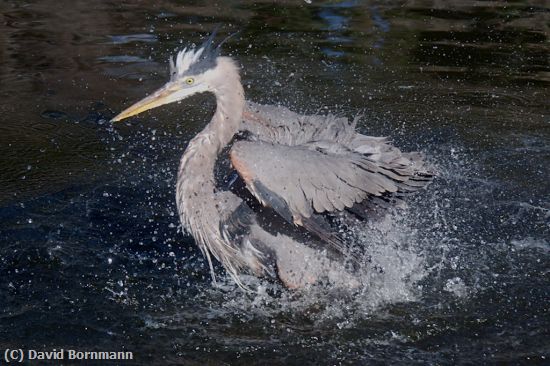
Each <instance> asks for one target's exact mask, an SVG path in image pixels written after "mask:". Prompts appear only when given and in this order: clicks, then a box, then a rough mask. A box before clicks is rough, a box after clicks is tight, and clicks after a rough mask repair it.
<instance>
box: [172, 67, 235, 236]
mask: <svg viewBox="0 0 550 366" xmlns="http://www.w3.org/2000/svg"><path fill="white" fill-rule="evenodd" d="M220 59H221V60H220ZM220 59H218V62H221V65H218V66H219V67H217V68H216V69H217V71H216V72H217V73H219V74H218V75H214V76H215V78H213V79H214V80H216V84H214V85H212V86H211V90H213V92H214V94H215V96H216V103H217V106H216V112H215V113H214V116H213V117H212V120H211V121H210V123H209V124H208V125H206V127H205V128H204V129H203V130H202V131H201V132H200V133H198V134H197V136H195V137H194V138H193V139H192V140H191V141H190V142H189V145H188V146H187V149H186V150H185V152H184V153H183V156H182V157H181V161H180V166H179V171H178V177H177V187H176V200H177V205H178V211H179V213H180V217H181V219H182V222H183V223H184V226H188V225H186V222H187V220H189V216H190V215H192V214H193V213H192V212H190V209H191V208H192V207H193V206H194V205H195V203H196V200H198V199H202V200H208V199H209V198H210V197H208V196H209V195H211V194H213V193H215V190H216V188H215V184H214V166H215V164H216V159H217V157H218V154H219V153H220V151H221V150H222V149H223V148H224V147H225V146H226V145H227V144H228V143H229V142H230V141H231V140H232V139H233V136H234V135H235V133H236V132H237V131H238V129H239V126H240V124H241V120H242V113H243V109H244V103H245V101H244V90H243V87H242V85H241V81H240V77H239V73H238V70H237V68H236V66H235V65H234V63H233V62H232V61H231V60H230V59H226V58H220ZM188 228H189V227H188Z"/></svg>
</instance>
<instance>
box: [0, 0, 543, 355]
mask: <svg viewBox="0 0 550 366" xmlns="http://www.w3.org/2000/svg"><path fill="white" fill-rule="evenodd" d="M549 22H550V7H549V6H548V3H547V2H545V1H535V0H532V1H521V2H506V3H505V2H490V1H476V2H474V1H472V2H467V1H449V2H440V1H427V0H426V1H407V2H405V1H393V2H386V1H384V2H382V1H326V2H322V1H315V0H313V1H307V2H306V1H285V2H269V1H257V2H253V1H245V2H239V1H228V2H219V4H217V5H211V4H209V2H206V1H160V2H157V1H140V2H138V3H122V4H119V3H116V2H92V3H91V2H87V1H74V2H70V4H69V3H64V2H59V1H57V2H56V1H48V0H45V1H40V2H26V1H4V2H1V3H0V98H1V99H0V116H1V123H0V142H1V145H0V146H1V154H0V167H1V170H0V171H1V173H0V219H1V220H0V239H1V242H0V243H1V244H0V273H1V275H2V281H0V299H1V302H0V350H2V349H4V348H35V349H44V350H50V349H52V348H60V347H64V348H76V349H80V350H117V351H118V350H122V349H125V350H131V351H133V352H134V357H135V361H134V363H135V364H141V365H150V364H163V365H165V364H185V365H194V364H201V365H202V364H212V365H218V364H231V365H234V364H235V365H250V364H258V365H260V364H261V365H265V364H275V365H276V364H378V363H380V364H383V363H401V364H414V363H418V364H452V363H466V364H479V363H499V362H504V363H530V362H538V363H545V362H548V361H547V360H548V358H549V357H550V341H549V339H550V334H549V333H550V332H549V330H548V329H550V321H549V314H548V312H549V307H548V304H549V292H550V291H549V290H550V286H549V285H550V283H549V282H550V281H549V265H550V252H549V249H550V173H549V168H548V167H549V166H550V148H549V146H550V108H549V102H548V101H549V100H550V98H549V97H550V93H549V89H548V87H549V84H550V61H549V55H550V53H549V40H548V34H549V31H550V29H549V24H550V23H549ZM215 24H221V25H222V33H224V34H229V33H231V32H234V31H237V30H240V31H241V32H240V33H239V35H238V36H236V37H234V38H232V39H231V40H230V41H229V42H228V43H227V45H226V46H225V53H226V54H231V55H232V56H233V57H235V58H236V59H237V60H238V61H239V62H240V64H241V65H242V68H243V72H242V73H243V75H242V76H243V83H244V84H245V90H246V93H247V98H248V99H251V100H255V101H259V102H268V103H281V104H284V105H287V106H289V107H291V108H292V109H295V110H297V111H303V112H315V111H319V110H329V111H332V112H334V113H338V114H342V115H346V116H353V115H355V114H357V113H358V112H361V111H362V112H363V113H364V114H365V118H364V120H363V121H362V122H361V124H360V126H359V128H360V130H361V131H362V132H364V133H367V134H371V135H387V136H390V137H391V138H392V140H393V141H394V142H395V144H396V145H398V146H399V147H401V148H403V149H405V150H421V151H423V152H424V153H425V154H426V155H427V157H428V159H429V161H430V162H431V164H433V165H434V166H435V167H436V168H437V170H438V172H439V176H438V178H437V179H436V181H435V182H434V184H432V185H431V186H430V188H429V190H428V191H427V192H425V193H422V194H421V195H418V196H416V197H415V198H414V199H413V200H411V201H410V202H409V205H408V207H407V208H406V209H405V210H404V211H402V212H399V213H398V214H394V215H389V216H387V217H385V218H384V219H383V220H382V221H381V222H380V223H379V224H378V225H377V226H365V227H363V228H357V229H356V232H355V235H356V236H357V240H358V241H359V243H361V245H363V246H364V247H365V251H366V254H367V256H368V257H369V258H370V262H368V263H367V264H366V265H365V268H366V269H367V270H368V271H367V273H366V274H365V276H364V278H362V280H363V282H364V286H363V288H362V289H361V291H359V292H358V293H355V294H346V293H341V292H339V291H337V290H326V289H312V290H309V291H306V292H302V293H300V292H298V293H296V292H289V291H286V290H284V289H283V288H281V287H279V286H277V285H274V284H269V283H265V282H261V281H258V280H256V279H253V278H248V279H246V280H247V281H248V282H249V283H250V284H251V285H252V286H254V287H255V288H256V289H257V293H256V294H244V293H243V292H241V291H239V290H238V289H237V288H236V287H235V286H234V285H233V284H232V283H231V281H229V280H227V279H226V280H224V281H222V283H221V284H220V286H218V287H216V286H214V285H213V284H212V283H211V280H210V277H209V273H208V268H207V265H205V262H204V260H203V259H202V257H201V256H200V253H199V252H198V250H197V249H196V248H195V245H194V243H193V240H192V239H191V238H189V237H185V236H183V235H182V234H181V232H179V231H178V225H179V223H178V218H177V215H176V214H175V211H176V210H175V203H174V197H173V196H174V193H173V191H174V184H175V172H176V169H177V163H178V159H179V156H180V154H181V152H182V151H183V150H184V149H185V146H186V144H187V142H188V140H189V139H190V138H191V137H192V136H194V134H195V133H197V132H198V131H199V130H200V129H201V128H202V126H203V125H204V122H205V121H206V120H207V119H208V118H209V116H210V113H211V110H212V108H213V106H214V101H213V99H212V98H211V97H209V96H198V97H194V98H192V99H190V100H189V101H188V102H185V103H182V104H179V105H173V106H167V107H166V108H161V109H158V110H155V111H152V112H148V113H146V114H144V115H143V116H141V117H139V118H135V119H132V120H130V121H129V122H126V123H123V124H120V125H117V126H111V124H110V123H108V122H107V121H108V120H109V118H110V117H112V116H113V115H114V114H115V113H116V112H118V111H120V110H121V109H122V108H123V107H124V106H127V105H128V104H129V103H130V102H133V101H136V100H138V99H140V98H141V97H143V96H145V95H146V94H147V93H148V92H150V91H152V90H154V89H155V88H156V87H158V86H160V85H161V84H163V83H164V82H165V80H166V79H167V62H166V60H167V58H168V56H169V55H170V54H172V53H174V51H175V50H177V49H179V48H181V47H182V46H183V45H184V44H186V43H187V42H199V41H200V39H201V36H203V35H204V34H206V33H207V32H209V31H211V30H212V29H213V28H214V26H215ZM218 271H219V273H220V275H221V276H222V277H223V271H221V269H220V268H218Z"/></svg>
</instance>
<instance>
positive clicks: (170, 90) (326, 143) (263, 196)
mask: <svg viewBox="0 0 550 366" xmlns="http://www.w3.org/2000/svg"><path fill="white" fill-rule="evenodd" d="M214 35H215V32H214V33H213V34H211V35H210V37H209V38H208V39H207V40H206V41H205V42H204V43H203V44H202V45H201V46H200V47H198V48H196V47H191V48H189V49H187V48H186V49H184V50H183V51H181V52H179V53H178V54H177V56H176V57H175V58H174V60H173V59H172V58H170V73H171V78H170V81H169V82H168V83H166V85H164V86H163V87H162V88H160V89H159V90H157V91H155V92H154V93H152V94H151V95H150V96H148V97H146V98H144V99H142V100H141V101H139V102H137V103H135V104H134V105H132V106H130V107H129V108H127V109H126V110H124V111H123V112H121V113H120V114H118V115H117V116H116V117H114V118H113V119H112V121H119V120H122V119H124V118H128V117H130V116H134V115H136V114H139V113H141V112H143V111H146V110H149V109H151V108H155V107H158V106H161V105H164V104H168V103H172V102H176V101H180V100H182V99H185V98H187V97H189V96H191V95H193V94H196V93H202V92H211V93H213V94H214V95H215V97H216V102H217V107H216V111H215V113H214V115H213V117H212V120H211V121H210V123H209V124H207V125H206V127H205V128H204V129H203V130H202V131H201V132H200V133H198V134H197V135H196V136H195V137H194V138H193V139H192V140H191V141H190V142H189V145H188V146H187V149H186V150H185V152H184V154H183V156H182V157H181V162H180V165H179V171H178V176H177V186H176V202H177V207H178V213H179V217H180V219H181V223H182V225H183V227H184V228H185V229H186V230H187V231H188V232H190V233H191V234H192V235H193V237H194V238H195V240H196V242H197V244H198V246H199V247H200V249H201V251H202V253H203V254H204V255H205V256H206V258H207V260H208V263H209V266H210V271H211V273H212V276H213V278H214V279H215V277H214V269H213V264H212V258H211V256H214V257H215V258H216V259H218V260H219V261H220V262H221V264H222V265H223V266H224V268H225V269H226V270H227V272H228V273H229V274H230V275H231V277H232V278H233V279H234V280H235V281H236V282H237V284H239V285H241V286H242V283H241V280H240V279H239V274H241V273H242V272H243V271H244V270H251V271H252V273H254V274H255V275H257V276H262V275H266V274H269V275H271V276H275V273H276V275H277V276H278V277H279V279H281V280H282V281H283V283H284V284H285V285H286V286H287V287H301V286H304V285H307V284H310V283H313V282H316V281H319V280H320V278H322V277H326V276H330V274H331V273H339V271H340V268H339V267H338V266H339V264H338V263H337V262H335V261H334V260H333V259H329V258H327V257H325V256H319V255H317V254H318V251H317V250H314V249H312V248H310V247H308V246H305V245H304V244H303V243H302V242H300V241H299V240H298V239H296V238H295V237H293V236H291V235H286V234H281V233H272V232H269V231H268V230H266V229H265V228H264V227H263V226H262V225H260V223H259V222H258V219H257V217H256V212H255V211H254V210H253V209H251V207H250V206H249V205H248V204H247V203H246V202H245V201H243V199H241V198H240V197H239V196H238V195H236V194H235V193H233V192H232V191H230V190H227V189H223V188H220V187H218V186H217V185H216V180H215V176H214V169H215V164H216V161H217V158H218V155H219V154H220V152H221V151H222V149H224V147H226V146H227V145H228V144H230V143H233V145H232V147H231V150H230V153H229V156H230V161H231V164H232V166H233V168H234V169H235V170H236V171H237V172H238V175H239V176H240V178H241V179H242V181H244V183H245V184H246V188H247V189H248V190H249V191H250V193H251V194H252V195H253V196H254V197H255V198H256V199H257V201H258V202H259V203H260V204H261V205H263V206H265V207H270V208H271V209H272V211H274V212H275V213H276V214H278V215H279V216H280V217H282V218H283V219H284V220H286V221H288V222H289V223H291V224H292V225H294V226H299V227H302V230H304V231H307V232H310V233H311V234H312V237H314V238H316V240H320V241H321V242H323V243H325V244H327V245H328V246H329V247H333V248H336V249H337V250H338V251H342V246H343V243H342V239H341V238H340V237H339V236H338V235H337V234H336V233H335V232H334V231H333V230H332V229H331V227H332V226H330V225H328V223H327V221H326V220H327V218H326V216H327V215H330V214H335V213H337V212H340V213H341V214H342V215H347V214H349V215H351V214H353V215H355V216H358V217H362V218H365V217H366V216H368V213H366V212H365V210H366V209H367V207H368V206H369V205H371V204H376V203H377V202H378V203H381V202H384V201H388V200H391V197H392V196H399V195H400V194H402V193H406V192H411V191H415V190H418V189H419V188H422V187H424V186H426V185H427V184H428V183H429V182H430V180H431V174H430V172H429V171H428V170H427V169H426V168H424V164H423V162H422V158H421V157H420V155H419V154H417V153H408V154H406V153H401V152H400V151H399V150H398V149H397V148H395V147H393V146H391V145H390V144H389V143H388V142H387V141H386V140H385V139H384V138H380V137H370V136H365V135H362V134H359V133H357V132H356V131H355V122H356V121H353V122H352V123H350V122H349V121H348V120H347V119H346V118H338V117H335V116H333V115H326V116H321V115H300V114H297V113H294V112H292V111H290V110H289V109H287V108H284V107H278V106H271V105H260V104H256V103H252V102H247V101H245V97H244V90H243V87H242V84H241V81H240V76H239V68H238V67H237V65H236V64H235V61H233V59H231V58H229V57H224V56H220V54H219V53H220V47H219V46H220V45H218V46H214V43H213V42H214ZM222 43H223V42H222ZM239 131H245V132H246V134H244V136H240V137H238V138H235V136H236V134H237V133H238V132H239ZM235 140H236V141H235ZM340 272H341V271H340ZM344 272H345V271H344ZM341 278H342V277H341ZM343 279H344V281H353V278H352V277H348V275H347V272H346V274H345V275H344V277H343Z"/></svg>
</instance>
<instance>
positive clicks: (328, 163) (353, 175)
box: [231, 102, 432, 225]
mask: <svg viewBox="0 0 550 366" xmlns="http://www.w3.org/2000/svg"><path fill="white" fill-rule="evenodd" d="M242 129H243V130H246V131H247V132H248V133H250V134H251V137H252V140H253V141H239V142H237V143H236V144H235V145H234V146H233V148H232V150H231V162H232V164H233V166H234V167H235V169H236V170H237V171H238V172H239V174H240V176H241V177H242V178H243V180H244V181H245V182H246V184H247V188H248V189H249V190H250V191H251V193H252V194H253V195H254V196H255V197H256V198H257V199H258V200H259V201H260V202H261V203H262V204H263V205H265V206H270V207H272V208H273V209H275V210H276V211H277V212H278V213H279V214H280V215H282V216H283V217H285V218H286V219H287V220H288V221H290V222H294V223H295V224H299V225H303V224H304V219H308V218H310V217H312V215H314V214H315V213H323V212H332V211H341V210H344V209H346V208H352V207H354V206H355V205H356V204H358V203H361V202H363V201H364V200H365V199H367V198H372V197H381V196H387V195H389V194H393V193H400V192H411V191H415V190H417V189H419V188H421V187H424V186H425V185H426V184H428V183H429V182H430V180H431V177H432V174H431V173H430V172H429V171H428V170H426V169H425V168H424V163H423V161H422V157H421V155H420V154H417V153H408V154H405V153H401V151H400V150H399V149H397V148H395V147H393V146H391V145H390V144H388V143H387V141H386V140H385V139H384V138H377V137H370V136H364V135H361V134H359V133H357V132H355V121H354V122H352V123H349V122H348V120H347V119H346V118H338V117H335V116H332V115H329V116H318V115H311V116H304V115H299V114H297V113H295V112H292V111H290V110H288V109H287V108H284V107H274V106H262V105H259V104H255V103H251V102H248V103H247V107H246V110H245V114H244V121H243V127H242Z"/></svg>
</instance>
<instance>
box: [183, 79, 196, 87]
mask: <svg viewBox="0 0 550 366" xmlns="http://www.w3.org/2000/svg"><path fill="white" fill-rule="evenodd" d="M194 82H195V79H193V78H187V79H185V83H186V84H187V85H191V84H193V83H194Z"/></svg>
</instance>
